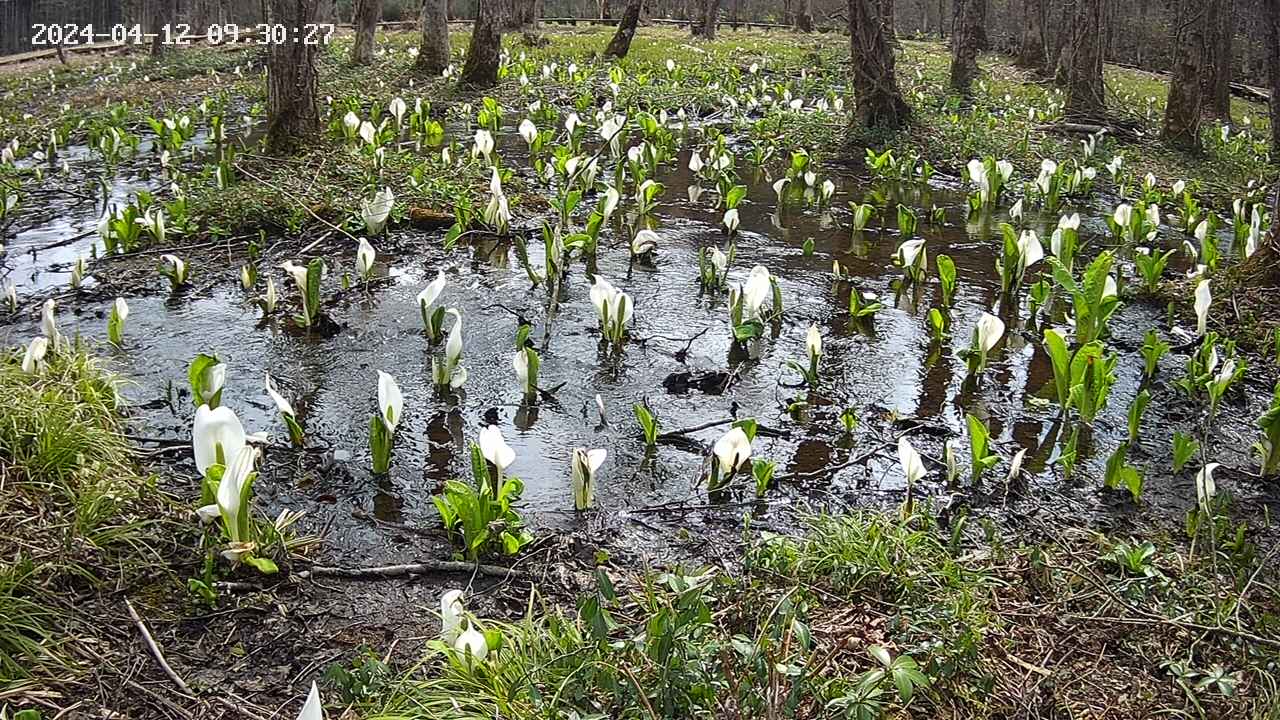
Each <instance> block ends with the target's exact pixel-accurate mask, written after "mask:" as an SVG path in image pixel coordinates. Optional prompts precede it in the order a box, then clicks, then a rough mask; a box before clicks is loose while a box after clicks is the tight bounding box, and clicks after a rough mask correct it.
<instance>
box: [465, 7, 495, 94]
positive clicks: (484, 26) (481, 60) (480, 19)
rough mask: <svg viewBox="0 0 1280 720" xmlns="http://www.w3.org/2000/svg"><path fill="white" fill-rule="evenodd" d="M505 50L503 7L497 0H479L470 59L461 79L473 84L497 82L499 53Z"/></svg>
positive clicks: (468, 58)
mask: <svg viewBox="0 0 1280 720" xmlns="http://www.w3.org/2000/svg"><path fill="white" fill-rule="evenodd" d="M501 52H502V8H501V5H500V3H499V2H498V0H476V22H475V28H474V29H473V30H472V31H471V46H470V47H468V48H467V62H466V64H465V65H463V66H462V75H461V76H460V77H459V78H458V82H460V83H461V84H463V85H471V86H474V87H493V86H494V85H496V84H497V83H498V55H499V54H500V53H501Z"/></svg>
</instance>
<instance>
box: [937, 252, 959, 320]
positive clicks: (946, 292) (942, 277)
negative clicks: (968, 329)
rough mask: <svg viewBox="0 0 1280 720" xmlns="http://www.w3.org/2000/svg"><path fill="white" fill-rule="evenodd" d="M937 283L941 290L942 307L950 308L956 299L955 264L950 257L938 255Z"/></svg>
mask: <svg viewBox="0 0 1280 720" xmlns="http://www.w3.org/2000/svg"><path fill="white" fill-rule="evenodd" d="M934 264H936V265H937V266H938V282H939V285H940V287H941V288H942V307H944V308H948V309H949V308H950V307H951V305H952V303H953V302H954V301H955V297H956V263H955V261H954V260H952V259H951V256H950V255H938V257H937V258H935V259H934Z"/></svg>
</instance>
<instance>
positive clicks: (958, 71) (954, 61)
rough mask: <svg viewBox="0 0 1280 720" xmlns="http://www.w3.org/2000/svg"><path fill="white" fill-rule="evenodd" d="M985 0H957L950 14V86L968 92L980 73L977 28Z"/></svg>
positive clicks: (981, 19) (981, 17) (958, 90)
mask: <svg viewBox="0 0 1280 720" xmlns="http://www.w3.org/2000/svg"><path fill="white" fill-rule="evenodd" d="M983 2H984V0H955V4H954V5H953V6H952V7H953V10H952V18H951V89H952V90H955V91H956V92H958V93H960V94H962V95H968V94H969V89H970V87H972V86H973V81H974V80H975V79H976V78H977V77H978V47H979V46H978V35H977V33H978V28H979V27H980V26H981V24H982V21H983V12H982V5H983Z"/></svg>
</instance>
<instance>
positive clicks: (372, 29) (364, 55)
mask: <svg viewBox="0 0 1280 720" xmlns="http://www.w3.org/2000/svg"><path fill="white" fill-rule="evenodd" d="M381 19H382V0H356V5H355V9H354V11H353V15H352V18H351V20H352V23H353V24H354V25H355V26H356V41H355V42H354V43H352V45H351V64H352V65H369V64H370V63H372V62H373V40H374V35H375V33H377V32H378V21H379V20H381Z"/></svg>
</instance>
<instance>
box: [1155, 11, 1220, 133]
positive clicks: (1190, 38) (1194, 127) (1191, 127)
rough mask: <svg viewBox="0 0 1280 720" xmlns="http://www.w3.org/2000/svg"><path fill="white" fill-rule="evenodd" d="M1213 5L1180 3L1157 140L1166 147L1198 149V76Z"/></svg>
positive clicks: (1201, 105)
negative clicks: (1162, 115) (1166, 93)
mask: <svg viewBox="0 0 1280 720" xmlns="http://www.w3.org/2000/svg"><path fill="white" fill-rule="evenodd" d="M1213 5H1216V3H1214V2H1209V3H1206V2H1205V1H1204V0H1180V2H1179V3H1178V13H1177V16H1176V17H1175V20H1174V23H1175V24H1174V28H1175V36H1174V39H1175V43H1174V47H1175V55H1174V62H1173V72H1172V74H1171V75H1170V77H1169V99H1168V101H1167V102H1165V107H1164V124H1163V126H1162V128H1161V130H1160V137H1161V139H1162V140H1164V141H1165V142H1166V143H1168V144H1170V145H1173V146H1174V147H1179V148H1183V149H1187V150H1194V149H1197V148H1199V147H1200V113H1201V112H1202V111H1203V110H1204V92H1203V89H1204V86H1203V83H1202V82H1201V79H1200V77H1201V73H1202V72H1203V71H1204V70H1205V57H1206V56H1207V54H1208V40H1209V37H1208V34H1209V33H1208V30H1207V28H1206V26H1207V25H1208V24H1209V23H1210V22H1212V19H1211V18H1212V13H1211V12H1209V11H1210V10H1211V9H1212V6H1213Z"/></svg>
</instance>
